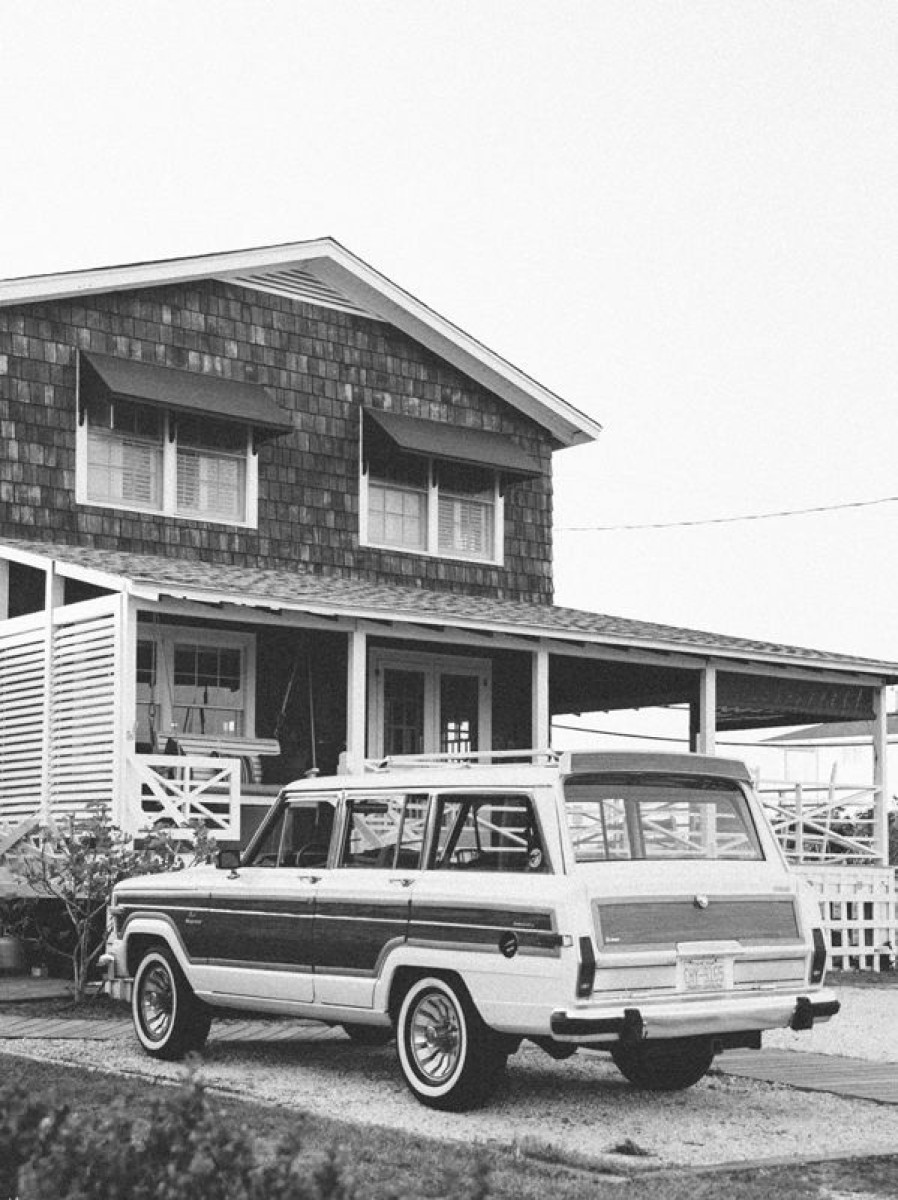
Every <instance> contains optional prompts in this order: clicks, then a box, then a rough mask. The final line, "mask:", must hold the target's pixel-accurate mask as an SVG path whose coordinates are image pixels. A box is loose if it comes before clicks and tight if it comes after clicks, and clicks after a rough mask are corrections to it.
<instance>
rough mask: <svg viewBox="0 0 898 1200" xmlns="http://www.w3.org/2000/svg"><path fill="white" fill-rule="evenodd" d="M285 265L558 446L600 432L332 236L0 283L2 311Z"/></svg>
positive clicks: (591, 437) (583, 440) (590, 438)
mask: <svg viewBox="0 0 898 1200" xmlns="http://www.w3.org/2000/svg"><path fill="white" fill-rule="evenodd" d="M291 267H302V268H304V269H305V270H307V271H310V272H311V273H312V274H314V275H315V276H316V277H317V278H319V279H321V280H322V282H324V283H327V284H329V285H330V286H331V287H333V288H335V289H336V290H337V291H338V292H343V293H344V294H345V295H346V296H347V297H348V298H349V299H350V300H352V301H353V303H354V304H356V305H358V306H359V307H361V308H367V309H370V311H371V312H372V313H374V314H375V315H376V316H378V317H380V318H381V319H382V320H384V321H389V322H390V323H391V324H393V325H395V326H396V327H397V328H398V329H401V330H402V331H403V332H404V333H406V334H408V335H409V337H413V338H414V339H415V340H416V341H418V342H420V343H421V344H422V345H424V346H426V347H427V348H428V349H429V350H432V351H433V352H434V353H435V354H438V355H439V356H440V357H442V358H445V359H446V360H447V361H448V362H451V363H452V364H453V365H454V366H456V367H457V368H458V369H459V370H460V371H463V372H464V373H465V374H466V375H469V376H470V377H471V378H472V379H474V380H475V381H476V382H477V383H480V384H481V385H482V386H483V387H485V388H487V389H488V390H489V391H491V392H494V393H495V394H496V395H498V396H500V397H501V398H502V399H503V400H506V401H507V402H508V403H509V404H511V405H513V406H514V407H515V408H517V409H519V410H520V411H521V412H523V413H525V414H526V415H527V416H529V417H531V418H532V419H533V420H534V421H536V422H537V424H539V425H541V426H542V427H543V428H544V429H546V430H547V431H548V432H549V433H550V434H551V435H552V436H553V437H554V438H555V439H556V440H557V441H558V442H559V443H560V444H561V445H562V446H565V447H566V446H576V445H580V444H582V443H586V442H591V441H593V440H594V439H595V438H596V437H598V435H599V433H600V432H601V429H602V427H601V425H600V424H599V423H598V422H597V421H594V420H593V419H592V418H591V417H588V416H586V415H585V414H584V413H581V412H580V411H579V410H578V409H576V408H574V407H573V405H571V404H568V403H567V401H566V400H563V399H562V398H561V397H560V396H557V395H555V393H554V392H551V391H549V389H548V388H545V387H543V386H542V384H539V383H537V382H536V380H534V379H531V378H530V376H529V375H526V374H525V373H524V372H523V371H521V370H519V369H518V368H517V367H515V366H514V365H513V364H512V363H509V362H507V361H506V360H505V359H504V358H502V357H501V356H500V355H498V354H495V353H494V352H493V351H492V350H490V349H488V348H487V347H486V346H484V345H483V344H482V343H481V342H478V341H477V339H476V338H473V337H471V336H470V334H467V333H465V332H464V330H462V329H459V328H458V326H457V325H453V324H452V322H451V321H448V320H446V318H444V317H441V316H440V315H439V313H436V312H434V311H433V309H431V308H428V307H427V305H426V304H423V303H422V302H421V301H420V300H418V299H416V298H415V297H414V296H412V295H411V294H410V293H409V292H406V291H404V290H403V289H402V288H400V287H399V286H398V285H397V284H395V283H393V282H392V281H391V280H389V279H388V278H387V277H386V276H385V275H381V274H380V272H379V271H376V270H375V269H374V268H373V267H370V266H368V264H367V263H365V262H363V261H362V260H361V259H360V258H357V257H356V255H354V254H352V253H351V252H350V251H349V250H347V249H346V248H345V247H343V246H341V245H340V243H339V242H336V241H334V239H333V238H318V239H315V240H314V241H308V242H293V243H289V244H287V245H282V246H267V247H263V248H261V249H258V250H236V251H229V252H225V253H221V254H204V255H198V256H196V257H194V258H177V259H169V260H163V261H160V262H149V263H132V264H130V265H127V266H119V267H99V268H95V269H92V270H87V271H68V272H64V273H60V274H56V275H35V276H26V277H23V278H21V279H11V280H7V281H6V282H0V306H9V305H12V304H17V303H36V302H39V301H42V300H62V299H72V298H77V297H80V296H87V295H91V294H96V293H102V292H115V291H131V290H133V289H135V288H143V287H160V286H163V285H166V284H177V283H188V282H193V281H196V280H200V279H209V278H216V279H223V280H227V279H228V278H230V277H231V276H235V275H243V274H245V273H246V272H250V271H251V272H255V273H259V272H261V271H265V270H269V269H270V270H274V269H277V270H289V269H290V268H291ZM241 286H246V285H245V284H243V285H241Z"/></svg>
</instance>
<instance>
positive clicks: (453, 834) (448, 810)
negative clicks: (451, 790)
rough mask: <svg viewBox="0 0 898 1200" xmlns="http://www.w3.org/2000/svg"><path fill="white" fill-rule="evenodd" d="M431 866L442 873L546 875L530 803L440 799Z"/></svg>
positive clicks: (525, 800)
mask: <svg viewBox="0 0 898 1200" xmlns="http://www.w3.org/2000/svg"><path fill="white" fill-rule="evenodd" d="M433 865H434V867H435V868H436V869H437V870H444V871H503V872H504V871H544V870H546V869H547V868H548V864H547V861H546V857H545V849H544V847H543V844H542V839H541V837H540V832H539V827H538V826H537V823H536V819H535V816H534V813H533V808H532V805H531V803H530V799H529V797H527V796H518V795H509V796H500V795H494V796H465V797H451V796H445V797H442V798H441V800H440V807H439V813H438V817H437V844H436V848H435V853H434V862H433Z"/></svg>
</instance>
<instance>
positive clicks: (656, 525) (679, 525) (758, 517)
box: [555, 496, 898, 533]
mask: <svg viewBox="0 0 898 1200" xmlns="http://www.w3.org/2000/svg"><path fill="white" fill-rule="evenodd" d="M896 501H898V496H882V497H880V499H878V500H851V501H847V502H846V503H844V504H818V505H816V506H815V507H814V508H791V509H783V510H781V511H779V512H766V513H746V514H743V515H742V516H738V517H704V518H703V519H701V520H698V521H652V522H648V523H646V524H643V525H556V527H555V532H556V533H615V532H617V531H619V530H628V529H630V530H632V529H684V528H686V527H688V526H692V525H732V524H735V522H737V521H770V520H773V519H774V518H776V517H806V516H808V515H809V514H810V513H823V512H840V511H842V510H844V509H849V508H870V507H871V506H872V505H874V504H894V503H895V502H896Z"/></svg>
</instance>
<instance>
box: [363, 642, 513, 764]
mask: <svg viewBox="0 0 898 1200" xmlns="http://www.w3.org/2000/svg"><path fill="white" fill-rule="evenodd" d="M491 685H492V671H491V665H490V663H489V661H488V660H487V659H481V658H468V657H462V656H458V657H451V656H449V655H434V654H424V653H421V652H419V651H414V650H388V649H381V648H379V647H377V648H373V649H372V650H371V652H370V655H369V670H368V753H369V754H370V755H372V756H373V757H375V758H380V757H382V756H384V755H394V754H437V753H439V754H471V753H474V752H476V751H478V750H489V748H490V745H491V737H492V688H491Z"/></svg>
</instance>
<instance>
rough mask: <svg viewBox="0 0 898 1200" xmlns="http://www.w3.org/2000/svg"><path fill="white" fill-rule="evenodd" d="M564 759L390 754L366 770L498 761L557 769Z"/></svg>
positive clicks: (480, 753)
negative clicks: (519, 762) (520, 762)
mask: <svg viewBox="0 0 898 1200" xmlns="http://www.w3.org/2000/svg"><path fill="white" fill-rule="evenodd" d="M560 759H561V753H560V751H558V750H551V749H542V750H539V749H527V750H471V751H467V752H465V753H462V754H459V753H453V752H452V751H450V752H449V753H445V754H389V755H387V756H386V757H385V758H366V759H365V770H366V771H390V770H392V769H393V768H396V767H474V766H491V765H493V764H496V763H499V762H515V761H522V762H526V763H528V764H530V765H532V766H547V767H555V766H557V765H558V763H559V761H560Z"/></svg>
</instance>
